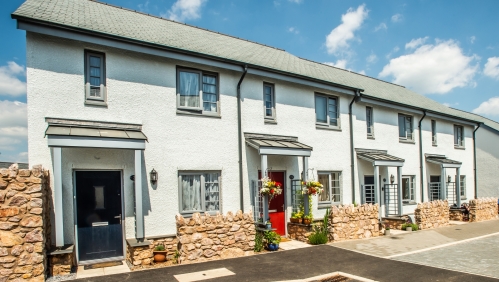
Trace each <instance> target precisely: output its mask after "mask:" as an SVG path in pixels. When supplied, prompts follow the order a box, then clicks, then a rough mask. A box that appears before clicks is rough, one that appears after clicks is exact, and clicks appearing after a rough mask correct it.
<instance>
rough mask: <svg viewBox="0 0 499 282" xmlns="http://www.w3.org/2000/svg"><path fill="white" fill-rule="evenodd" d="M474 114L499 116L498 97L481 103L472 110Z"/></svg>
mask: <svg viewBox="0 0 499 282" xmlns="http://www.w3.org/2000/svg"><path fill="white" fill-rule="evenodd" d="M473 112H474V113H475V114H480V115H489V116H498V115H499V97H492V98H490V99H488V100H487V101H485V102H483V103H481V104H480V106H478V108H476V109H474V110H473Z"/></svg>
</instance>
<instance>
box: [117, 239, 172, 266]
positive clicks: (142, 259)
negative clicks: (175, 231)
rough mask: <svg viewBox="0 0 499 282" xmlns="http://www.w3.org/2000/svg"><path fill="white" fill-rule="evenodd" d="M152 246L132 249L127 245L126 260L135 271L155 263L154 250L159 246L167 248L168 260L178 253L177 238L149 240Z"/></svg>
mask: <svg viewBox="0 0 499 282" xmlns="http://www.w3.org/2000/svg"><path fill="white" fill-rule="evenodd" d="M147 240H148V241H149V242H151V244H149V245H147V246H138V247H132V246H130V245H127V253H126V258H127V261H128V262H129V264H130V265H131V267H132V268H133V269H137V268H140V267H141V266H146V265H150V264H152V263H153V261H154V259H153V258H154V254H153V251H154V248H155V247H156V246H158V245H163V246H165V250H166V251H167V257H168V259H171V258H172V257H173V255H174V254H175V251H177V243H178V240H177V237H175V236H174V237H164V238H154V239H151V238H149V239H147Z"/></svg>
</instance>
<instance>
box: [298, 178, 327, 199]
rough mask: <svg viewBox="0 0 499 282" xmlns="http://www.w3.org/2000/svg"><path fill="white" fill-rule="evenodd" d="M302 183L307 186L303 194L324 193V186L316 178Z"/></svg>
mask: <svg viewBox="0 0 499 282" xmlns="http://www.w3.org/2000/svg"><path fill="white" fill-rule="evenodd" d="M302 185H303V186H305V187H306V188H304V189H303V194H308V195H312V196H314V195H317V194H320V193H322V190H323V187H324V186H323V185H322V184H321V183H320V182H319V181H314V180H311V181H307V182H302Z"/></svg>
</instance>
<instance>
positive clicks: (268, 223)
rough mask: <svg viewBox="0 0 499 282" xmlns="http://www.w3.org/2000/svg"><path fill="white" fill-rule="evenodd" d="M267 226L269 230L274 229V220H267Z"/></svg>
mask: <svg viewBox="0 0 499 282" xmlns="http://www.w3.org/2000/svg"><path fill="white" fill-rule="evenodd" d="M265 228H267V230H271V229H272V222H270V220H267V222H266V223H265Z"/></svg>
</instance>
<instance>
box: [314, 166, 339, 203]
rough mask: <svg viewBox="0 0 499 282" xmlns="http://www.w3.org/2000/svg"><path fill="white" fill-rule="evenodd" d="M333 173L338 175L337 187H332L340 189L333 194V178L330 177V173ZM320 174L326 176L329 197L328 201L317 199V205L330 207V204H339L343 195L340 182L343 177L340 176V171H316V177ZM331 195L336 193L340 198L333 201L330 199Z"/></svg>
mask: <svg viewBox="0 0 499 282" xmlns="http://www.w3.org/2000/svg"><path fill="white" fill-rule="evenodd" d="M333 173H336V174H337V175H338V187H336V186H335V187H334V188H338V190H339V191H340V193H339V194H333V180H332V178H331V174H333ZM320 174H323V175H327V176H328V183H329V197H330V198H329V201H319V202H318V205H319V207H330V206H331V205H332V204H333V205H340V204H341V203H342V199H343V195H342V182H343V181H342V180H343V177H342V173H341V171H318V172H317V179H318V178H319V175H320ZM317 181H318V180H317ZM333 195H338V196H339V198H340V199H339V201H333V200H332V198H333ZM318 199H319V198H318Z"/></svg>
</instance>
